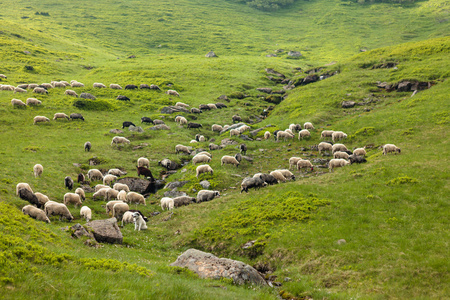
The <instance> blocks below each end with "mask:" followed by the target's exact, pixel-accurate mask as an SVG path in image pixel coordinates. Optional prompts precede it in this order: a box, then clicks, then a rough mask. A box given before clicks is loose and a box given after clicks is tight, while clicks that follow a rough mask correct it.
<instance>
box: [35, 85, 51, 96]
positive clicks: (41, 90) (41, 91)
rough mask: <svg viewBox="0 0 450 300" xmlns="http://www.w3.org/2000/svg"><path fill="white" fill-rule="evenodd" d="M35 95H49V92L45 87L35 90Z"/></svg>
mask: <svg viewBox="0 0 450 300" xmlns="http://www.w3.org/2000/svg"><path fill="white" fill-rule="evenodd" d="M33 93H36V94H48V91H47V90H46V89H44V88H43V87H39V86H38V87H35V88H34V89H33Z"/></svg>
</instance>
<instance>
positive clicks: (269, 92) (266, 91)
mask: <svg viewBox="0 0 450 300" xmlns="http://www.w3.org/2000/svg"><path fill="white" fill-rule="evenodd" d="M256 90H257V91H259V92H263V93H266V94H271V93H272V89H271V88H257V89H256Z"/></svg>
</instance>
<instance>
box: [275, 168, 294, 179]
mask: <svg viewBox="0 0 450 300" xmlns="http://www.w3.org/2000/svg"><path fill="white" fill-rule="evenodd" d="M275 171H278V172H280V173H281V174H283V176H284V177H285V178H286V179H289V180H292V181H294V180H295V175H294V174H292V172H291V171H289V170H286V169H281V170H275Z"/></svg>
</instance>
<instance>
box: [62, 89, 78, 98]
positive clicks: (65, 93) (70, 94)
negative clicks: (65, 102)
mask: <svg viewBox="0 0 450 300" xmlns="http://www.w3.org/2000/svg"><path fill="white" fill-rule="evenodd" d="M64 95H68V96H73V97H77V98H78V94H77V92H75V91H74V90H66V91H65V92H64Z"/></svg>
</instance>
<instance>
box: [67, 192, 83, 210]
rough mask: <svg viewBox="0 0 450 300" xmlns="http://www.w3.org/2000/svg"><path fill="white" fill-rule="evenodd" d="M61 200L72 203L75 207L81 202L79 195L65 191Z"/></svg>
mask: <svg viewBox="0 0 450 300" xmlns="http://www.w3.org/2000/svg"><path fill="white" fill-rule="evenodd" d="M63 202H64V204H65V205H69V204H73V205H75V207H76V206H77V205H81V204H82V203H81V198H80V195H78V194H75V193H65V194H64V201H63Z"/></svg>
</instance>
